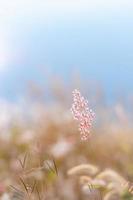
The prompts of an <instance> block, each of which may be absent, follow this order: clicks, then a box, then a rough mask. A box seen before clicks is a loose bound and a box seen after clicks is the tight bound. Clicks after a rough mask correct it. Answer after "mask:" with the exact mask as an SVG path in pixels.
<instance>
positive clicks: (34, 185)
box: [31, 181, 37, 194]
mask: <svg viewBox="0 0 133 200" xmlns="http://www.w3.org/2000/svg"><path fill="white" fill-rule="evenodd" d="M36 185H37V182H36V181H34V184H33V187H32V190H31V194H32V193H33V192H34V190H35V187H36Z"/></svg>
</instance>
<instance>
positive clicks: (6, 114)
mask: <svg viewBox="0 0 133 200" xmlns="http://www.w3.org/2000/svg"><path fill="white" fill-rule="evenodd" d="M88 91H89V89H87V88H86V89H85V90H83V93H84V94H85V95H88V94H89V95H88V97H87V98H88V100H90V102H89V103H90V106H91V107H94V111H95V113H96V120H95V122H94V124H93V127H92V130H91V134H92V135H91V138H90V140H89V141H87V142H82V141H81V140H80V136H79V132H78V127H77V124H76V122H75V121H74V120H73V118H72V115H71V112H70V107H71V103H72V96H71V89H69V90H68V89H65V88H62V87H57V88H55V89H54V91H51V94H52V95H53V96H52V97H53V99H54V100H53V101H51V100H50V101H49V100H47V101H44V100H43V99H42V98H41V97H40V96H41V95H40V93H38V90H37V91H36V93H35V91H34V92H33V91H32V92H33V93H34V95H33V96H32V95H31V96H32V98H33V99H32V98H31V99H32V101H30V100H29V99H28V100H27V101H25V102H24V103H23V105H16V104H3V105H4V106H3V107H2V106H1V107H2V109H3V112H2V114H1V117H0V133H1V134H0V196H1V199H2V200H8V199H12V200H13V199H14V200H15V198H16V199H18V200H19V199H41V200H42V199H48V200H68V199H69V200H84V199H89V197H88V196H87V195H86V194H84V192H83V191H82V188H81V187H80V183H79V181H78V177H77V176H76V177H69V176H68V174H67V172H68V170H69V169H71V168H73V167H75V166H77V165H81V164H91V165H95V166H97V168H98V169H99V171H104V170H105V169H111V170H113V171H116V172H118V173H119V174H120V175H121V176H122V177H123V178H124V179H126V180H127V181H129V182H132V180H133V136H132V132H133V126H132V119H133V117H132V110H131V109H129V108H132V103H131V102H130V104H129V103H125V102H124V101H123V99H121V100H120V99H119V100H117V101H116V102H115V103H112V104H107V103H106V100H105V99H104V96H102V95H101V92H100V91H99V93H98V90H97V93H96V94H95V95H94V94H93V95H92V94H90V93H89V92H88ZM81 92H82V91H81ZM33 93H32V94H33ZM45 94H46V93H45ZM98 94H99V95H98ZM23 162H24V166H23ZM47 162H48V163H49V162H50V166H51V165H52V166H53V167H50V166H49V164H48V166H47V167H46V166H45V163H47ZM48 168H49V169H48ZM23 181H24V184H26V187H27V188H28V187H30V189H29V190H33V191H32V192H33V193H32V195H31V196H30V197H23V193H24V195H25V185H24V184H23ZM34 184H35V188H34ZM16 190H18V191H16ZM15 191H16V193H20V191H21V192H22V195H21V194H17V195H16V196H17V197H13V195H14V193H15ZM126 192H127V191H126ZM103 199H105V198H104V197H103ZM106 199H107V200H109V199H110V200H114V199H116V197H115V198H114V197H107V198H106ZM117 199H118V197H117ZM119 199H127V200H131V199H133V197H132V195H131V194H130V193H129V194H128V193H126V195H125V196H124V195H123V197H121V198H119ZM91 200H93V199H92V198H91Z"/></svg>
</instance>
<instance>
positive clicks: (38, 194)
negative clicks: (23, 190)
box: [36, 187, 41, 200]
mask: <svg viewBox="0 0 133 200" xmlns="http://www.w3.org/2000/svg"><path fill="white" fill-rule="evenodd" d="M36 191H37V196H38V199H39V200H41V197H40V193H39V190H38V188H37V187H36Z"/></svg>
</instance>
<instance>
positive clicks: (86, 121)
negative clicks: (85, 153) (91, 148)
mask: <svg viewBox="0 0 133 200" xmlns="http://www.w3.org/2000/svg"><path fill="white" fill-rule="evenodd" d="M72 94H73V104H72V108H71V112H72V114H73V117H74V119H75V120H77V121H78V124H79V131H80V135H81V140H87V139H88V138H89V137H90V128H91V126H92V121H93V120H94V117H95V114H94V112H93V111H92V109H90V108H89V107H88V101H87V100H86V99H85V98H84V97H83V96H81V94H80V92H79V91H78V90H76V89H75V90H74V91H73V92H72Z"/></svg>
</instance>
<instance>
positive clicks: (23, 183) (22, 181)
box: [19, 177, 28, 194]
mask: <svg viewBox="0 0 133 200" xmlns="http://www.w3.org/2000/svg"><path fill="white" fill-rule="evenodd" d="M19 179H20V181H21V183H22V185H23V186H24V188H25V191H26V192H27V194H28V189H27V186H26V184H25V182H24V180H23V179H22V178H21V177H19Z"/></svg>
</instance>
